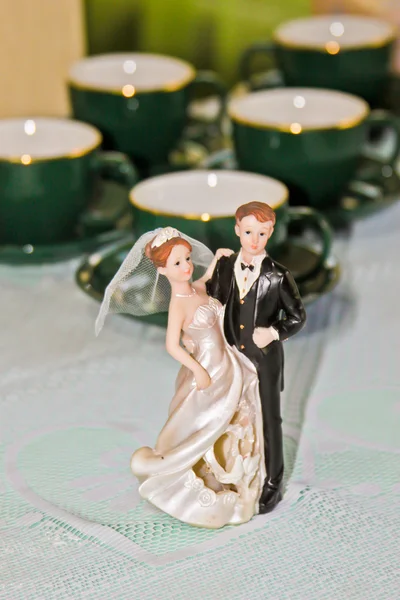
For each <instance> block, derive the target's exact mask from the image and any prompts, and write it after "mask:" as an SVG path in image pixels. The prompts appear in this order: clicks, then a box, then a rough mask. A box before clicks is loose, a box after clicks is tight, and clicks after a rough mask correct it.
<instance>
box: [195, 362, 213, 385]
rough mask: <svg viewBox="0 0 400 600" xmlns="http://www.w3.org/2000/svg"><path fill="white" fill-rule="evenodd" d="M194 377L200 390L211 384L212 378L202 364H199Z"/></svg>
mask: <svg viewBox="0 0 400 600" xmlns="http://www.w3.org/2000/svg"><path fill="white" fill-rule="evenodd" d="M194 378H195V380H196V386H197V389H198V390H205V389H206V388H208V386H209V385H210V384H211V378H210V376H209V374H208V373H207V371H206V370H205V369H203V367H202V366H200V365H199V368H198V369H197V370H196V372H195V373H194Z"/></svg>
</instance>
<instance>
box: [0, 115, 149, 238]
mask: <svg viewBox="0 0 400 600" xmlns="http://www.w3.org/2000/svg"><path fill="white" fill-rule="evenodd" d="M101 142H102V136H101V133H100V132H99V131H98V129H96V128H95V127H92V126H91V125H87V124H86V123H80V122H78V121H73V120H69V119H56V118H43V117H31V118H27V119H22V118H18V119H2V120H0V245H1V246H4V245H32V246H33V245H37V244H40V245H41V244H54V243H58V242H65V241H69V240H71V239H73V238H74V236H75V234H76V232H77V228H78V227H79V226H80V225H81V226H83V223H85V224H86V225H93V226H94V227H96V226H97V225H99V226H101V227H100V229H102V228H105V229H107V227H108V228H110V227H112V226H113V225H114V222H108V220H107V218H106V216H102V215H101V214H100V213H99V214H96V211H90V210H89V208H90V206H91V205H92V204H93V202H94V201H95V198H96V189H97V185H98V183H99V179H100V177H101V176H102V175H104V174H106V175H107V177H109V178H110V179H114V180H115V181H118V182H123V183H124V184H125V185H126V186H127V188H128V187H131V186H132V185H133V184H134V183H135V182H136V181H137V180H138V177H137V175H136V171H135V169H134V168H133V167H132V165H131V164H130V161H129V159H128V158H127V157H126V156H124V155H122V154H120V153H116V152H114V153H103V152H100V145H101ZM125 210H126V209H125ZM97 212H98V211H97Z"/></svg>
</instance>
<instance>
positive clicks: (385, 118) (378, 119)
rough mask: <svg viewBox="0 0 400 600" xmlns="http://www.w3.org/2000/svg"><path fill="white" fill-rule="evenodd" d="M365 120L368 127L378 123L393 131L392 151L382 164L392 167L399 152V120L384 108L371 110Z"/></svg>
mask: <svg viewBox="0 0 400 600" xmlns="http://www.w3.org/2000/svg"><path fill="white" fill-rule="evenodd" d="M366 122H367V124H368V125H370V127H373V126H375V125H379V126H380V127H382V128H384V127H388V128H390V129H392V130H393V131H394V134H395V137H396V142H395V145H394V148H393V152H392V153H391V155H390V157H389V159H387V160H386V161H385V162H384V163H383V164H386V165H388V166H391V167H393V168H394V167H395V164H396V161H397V158H398V156H399V154H400V120H399V118H398V117H397V116H395V115H393V114H391V113H390V112H388V111H386V110H373V111H371V112H370V114H369V116H368V118H367V121H366ZM379 162H380V161H379Z"/></svg>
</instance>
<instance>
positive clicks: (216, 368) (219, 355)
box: [96, 227, 266, 528]
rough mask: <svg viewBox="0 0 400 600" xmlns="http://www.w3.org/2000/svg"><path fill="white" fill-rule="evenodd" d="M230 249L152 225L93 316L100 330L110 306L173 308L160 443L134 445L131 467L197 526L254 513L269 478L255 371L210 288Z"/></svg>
mask: <svg viewBox="0 0 400 600" xmlns="http://www.w3.org/2000/svg"><path fill="white" fill-rule="evenodd" d="M231 254H232V251H230V250H226V249H220V250H218V251H217V253H216V255H215V257H214V256H213V254H212V253H211V252H210V250H209V249H208V248H206V247H205V246H204V245H203V244H201V243H200V242H198V241H196V240H194V239H192V238H190V237H188V236H186V235H184V234H183V233H181V232H179V231H177V230H176V229H173V228H172V227H166V228H163V229H156V230H155V231H152V232H149V233H146V234H144V235H143V236H142V237H141V238H139V240H138V241H137V242H136V244H135V245H134V246H133V248H132V250H131V251H130V253H129V254H128V256H127V258H126V259H125V260H124V262H123V264H122V265H121V267H120V269H119V271H118V272H117V274H116V275H115V277H114V279H113V280H112V281H111V283H110V284H109V286H108V288H107V290H106V293H105V297H104V300H103V303H102V306H101V308H100V312H99V316H98V318H97V321H96V334H98V333H99V331H100V330H101V328H102V326H103V324H104V320H105V317H106V316H107V314H108V313H109V312H128V313H131V314H133V315H136V316H143V315H146V314H151V313H157V312H162V311H168V327H167V334H166V347H167V351H168V352H169V353H170V354H171V356H173V357H174V358H175V359H176V360H177V361H178V362H179V363H180V364H181V365H182V366H181V369H180V371H179V373H178V376H177V379H176V385H175V394H174V396H173V398H172V401H171V403H170V406H169V411H168V418H167V422H166V423H165V425H164V427H163V428H162V430H161V432H160V434H159V436H158V439H157V441H156V444H155V447H154V449H153V448H149V447H143V448H139V449H138V450H136V452H134V454H133V456H132V459H131V469H132V472H133V473H134V475H135V476H136V477H137V478H138V480H139V483H140V487H139V493H140V495H141V496H142V498H144V499H146V500H147V501H149V502H151V503H152V504H153V505H154V506H156V507H158V508H159V509H161V510H162V511H164V512H165V513H167V514H169V515H171V516H173V517H175V518H176V519H179V520H180V521H183V522H184V523H188V524H190V525H194V526H197V527H207V528H219V527H223V526H224V525H238V524H240V523H244V522H246V521H249V520H250V519H251V518H252V517H253V516H254V515H255V514H256V513H257V512H258V506H259V499H260V495H261V491H262V486H263V482H264V480H265V478H266V472H265V457H264V443H263V423H262V413H261V404H260V397H259V385H258V376H257V371H256V368H255V366H254V365H253V363H252V362H251V361H250V360H249V359H248V358H247V357H246V356H245V355H244V354H243V353H241V352H239V351H238V350H237V349H236V348H235V347H233V346H230V345H229V344H228V343H227V342H226V340H225V336H224V332H223V317H224V308H223V306H222V305H221V304H220V302H219V301H218V300H216V299H214V298H212V297H209V296H208V295H207V292H206V282H207V281H209V280H210V279H211V277H212V275H213V272H214V269H215V266H216V264H217V261H218V260H219V259H220V258H221V257H223V256H230V255H231ZM198 270H200V271H201V277H199V278H197V279H195V280H194V281H192V280H193V274H194V272H196V271H198Z"/></svg>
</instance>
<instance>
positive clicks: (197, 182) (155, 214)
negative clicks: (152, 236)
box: [130, 170, 332, 280]
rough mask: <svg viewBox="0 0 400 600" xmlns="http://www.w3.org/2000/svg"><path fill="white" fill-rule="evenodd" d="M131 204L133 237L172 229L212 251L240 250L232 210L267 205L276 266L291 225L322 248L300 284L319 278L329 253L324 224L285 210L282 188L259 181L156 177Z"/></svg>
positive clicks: (231, 175) (226, 176)
mask: <svg viewBox="0 0 400 600" xmlns="http://www.w3.org/2000/svg"><path fill="white" fill-rule="evenodd" d="M130 199H131V203H132V206H133V211H134V230H135V233H136V234H137V235H141V234H143V233H145V232H146V231H149V230H152V229H155V228H156V227H166V226H168V225H171V226H173V227H176V228H177V229H179V230H181V231H183V232H184V233H186V234H187V235H189V236H191V237H193V238H196V239H197V240H200V241H202V242H203V243H204V244H206V245H207V246H208V247H209V248H210V249H211V250H213V251H215V250H216V249H217V248H220V247H227V248H232V249H234V250H237V249H239V245H240V243H239V238H238V237H237V236H236V234H235V231H234V227H235V218H234V214H235V211H236V209H237V208H238V207H239V206H240V205H241V204H245V203H247V202H251V201H254V200H257V201H260V202H267V203H268V204H269V205H270V206H271V207H272V208H273V209H274V211H275V213H276V224H275V230H274V233H273V235H272V237H271V239H270V240H269V242H268V251H269V252H271V253H272V254H273V256H274V257H276V258H277V259H278V260H279V254H280V252H281V251H282V250H283V249H284V246H285V242H286V241H287V239H288V226H289V225H290V224H291V223H295V224H296V225H297V226H300V227H302V228H309V229H313V230H314V232H316V234H317V236H318V238H319V240H320V242H321V245H322V250H321V252H320V254H319V255H318V260H317V262H316V263H315V264H314V265H312V267H311V268H310V267H309V265H308V266H307V268H305V270H304V272H302V273H300V274H299V276H298V279H299V280H302V279H304V278H307V277H310V276H311V275H312V274H314V273H316V272H318V270H319V269H320V268H321V266H322V265H323V264H324V262H325V261H326V258H327V257H328V255H329V252H330V249H331V241H332V238H331V230H330V227H329V225H328V224H327V222H326V221H325V219H324V218H323V217H322V216H321V215H320V214H319V213H318V212H317V211H315V210H313V209H310V208H306V207H302V208H300V207H299V208H289V206H288V203H287V199H288V189H287V188H286V186H285V185H284V184H282V183H281V182H280V181H276V180H275V179H271V178H270V177H265V176H262V175H254V174H252V173H243V172H240V171H225V170H221V171H216V172H214V171H208V170H204V171H203V170H196V171H189V172H182V173H173V174H168V175H160V176H158V177H152V178H150V179H147V180H146V181H142V182H141V183H139V184H138V185H136V186H135V187H134V188H133V189H132V191H131V193H130Z"/></svg>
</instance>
